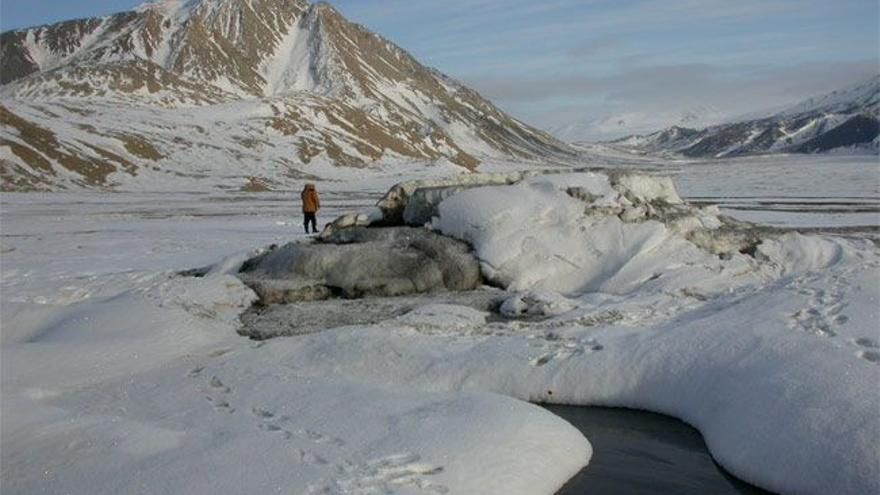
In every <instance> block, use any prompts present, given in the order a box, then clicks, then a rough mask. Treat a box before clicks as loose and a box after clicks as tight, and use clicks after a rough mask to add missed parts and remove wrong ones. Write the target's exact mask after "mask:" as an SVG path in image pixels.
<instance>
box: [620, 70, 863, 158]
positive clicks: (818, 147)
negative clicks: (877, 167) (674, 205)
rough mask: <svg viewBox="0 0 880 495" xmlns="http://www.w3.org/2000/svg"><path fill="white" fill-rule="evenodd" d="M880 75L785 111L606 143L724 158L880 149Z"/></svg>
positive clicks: (636, 149) (634, 149) (642, 150)
mask: <svg viewBox="0 0 880 495" xmlns="http://www.w3.org/2000/svg"><path fill="white" fill-rule="evenodd" d="M878 136H880V75H878V76H874V77H872V78H871V79H870V80H868V81H865V82H862V83H859V84H856V85H853V86H849V87H847V88H844V89H841V90H838V91H834V92H832V93H829V94H826V95H823V96H820V97H817V98H811V99H809V100H806V101H803V102H801V103H799V104H797V105H794V106H792V107H790V108H788V109H785V110H783V111H781V112H777V113H773V114H771V115H768V116H766V117H760V118H755V119H750V120H744V121H741V122H734V123H728V124H719V125H714V126H710V127H706V128H703V129H694V128H690V127H683V126H673V127H670V128H667V129H664V130H662V131H657V132H654V133H651V134H646V135H638V136H628V137H625V138H622V139H618V140H615V141H611V142H609V143H606V144H608V145H611V146H612V147H615V148H619V149H624V150H627V151H631V152H636V153H664V154H674V155H680V156H685V157H693V158H724V157H734V156H743V155H755V154H767V153H824V152H834V151H858V152H869V153H877V152H878V151H880V138H878Z"/></svg>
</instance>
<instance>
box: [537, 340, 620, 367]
mask: <svg viewBox="0 0 880 495" xmlns="http://www.w3.org/2000/svg"><path fill="white" fill-rule="evenodd" d="M541 338H542V340H543V342H541V341H539V342H538V343H535V344H533V345H535V346H536V347H540V348H541V349H542V350H543V351H544V352H542V353H541V354H540V355H538V356H535V357H532V358H530V359H529V364H530V365H532V366H535V367H541V366H544V365H546V364H547V363H549V362H550V361H552V360H554V359H556V360H565V359H569V358H572V357H574V356H580V355H584V354H587V353H593V352H598V351H601V350H603V349H605V347H604V346H603V345H601V344H599V343H598V342H596V341H595V340H593V339H588V340H585V341H581V340H579V339H573V338H566V337H561V336H559V334H557V333H554V332H548V333H546V334H544V335H543V336H542V337H541Z"/></svg>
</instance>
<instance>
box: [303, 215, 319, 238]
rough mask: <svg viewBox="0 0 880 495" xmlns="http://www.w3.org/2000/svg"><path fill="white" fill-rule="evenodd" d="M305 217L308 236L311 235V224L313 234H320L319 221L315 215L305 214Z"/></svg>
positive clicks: (304, 225) (304, 223)
mask: <svg viewBox="0 0 880 495" xmlns="http://www.w3.org/2000/svg"><path fill="white" fill-rule="evenodd" d="M303 216H305V219H304V220H303V227H305V229H306V234H308V233H309V224H310V223H311V224H312V232H314V233H316V234H317V233H318V219H317V217H315V214H314V213H308V212H304V213H303Z"/></svg>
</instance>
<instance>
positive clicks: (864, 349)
mask: <svg viewBox="0 0 880 495" xmlns="http://www.w3.org/2000/svg"><path fill="white" fill-rule="evenodd" d="M823 281H824V280H821V279H819V278H818V277H814V278H810V279H804V278H800V279H797V280H795V281H794V282H793V283H792V284H791V286H790V287H791V288H793V289H795V290H797V292H798V293H799V294H801V295H804V296H808V298H809V300H808V303H807V307H805V308H802V309H800V310H798V311H796V312H795V313H794V314H792V315H791V317H790V322H789V327H790V328H792V329H798V330H801V331H803V332H806V333H808V334H811V335H815V336H817V337H823V338H833V337H836V336H837V333H838V330H839V328H840V327H841V326H842V325H845V324H846V323H847V322H849V317H848V316H847V315H845V314H844V311H845V310H846V307H847V304H846V302H844V295H845V292H846V288H847V287H846V286H847V283H846V277H845V276H841V275H834V276H832V277H830V278H829V279H828V280H827V282H829V284H828V285H829V287H828V289H827V290H826V289H820V288H816V287H803V286H804V285H805V284H806V283H807V282H809V283H810V284H811V285H817V283H820V282H823ZM848 342H849V343H850V344H851V345H853V346H855V347H856V348H857V351H856V353H855V355H856V356H858V357H859V358H861V359H864V360H866V361H869V362H872V363H878V364H880V345H878V344H877V342H875V341H874V340H872V339H870V338H867V337H859V338H854V339H850V340H848Z"/></svg>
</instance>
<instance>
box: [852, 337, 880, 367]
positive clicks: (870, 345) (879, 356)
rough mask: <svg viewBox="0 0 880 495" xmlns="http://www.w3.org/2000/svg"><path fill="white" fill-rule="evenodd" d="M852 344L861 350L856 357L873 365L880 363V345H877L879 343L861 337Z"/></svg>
mask: <svg viewBox="0 0 880 495" xmlns="http://www.w3.org/2000/svg"><path fill="white" fill-rule="evenodd" d="M851 342H852V343H853V344H855V345H856V346H857V347H859V348H860V349H859V350H858V351H857V352H856V356H858V357H860V358H862V359H864V360H865V361H869V362H871V363H880V350H878V349H880V345H877V342H875V341H873V340H871V339H869V338H867V337H859V338H857V339H853V340H852V341H851Z"/></svg>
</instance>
